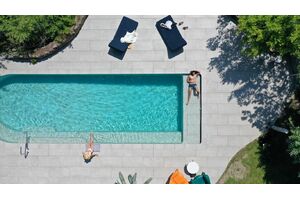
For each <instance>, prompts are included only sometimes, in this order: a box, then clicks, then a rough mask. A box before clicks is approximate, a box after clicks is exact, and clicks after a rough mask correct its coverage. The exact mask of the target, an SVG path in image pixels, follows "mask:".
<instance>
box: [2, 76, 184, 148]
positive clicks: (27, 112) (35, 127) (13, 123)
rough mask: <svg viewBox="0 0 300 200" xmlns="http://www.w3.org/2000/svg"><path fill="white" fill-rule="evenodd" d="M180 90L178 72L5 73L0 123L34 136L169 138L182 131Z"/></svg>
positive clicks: (169, 140)
mask: <svg viewBox="0 0 300 200" xmlns="http://www.w3.org/2000/svg"><path fill="white" fill-rule="evenodd" d="M182 90H183V89H182V76H181V75H8V76H4V77H1V78H0V123H1V124H2V125H3V126H4V127H6V128H7V129H9V130H10V131H11V132H15V134H23V133H24V132H27V133H29V134H31V135H32V137H33V136H34V137H36V138H51V136H53V137H54V136H55V137H59V136H61V137H70V138H72V137H73V138H76V137H77V136H80V137H85V136H87V135H88V133H89V132H94V133H95V137H96V138H98V140H101V141H99V142H102V143H106V142H107V143H119V142H122V141H123V142H126V143H136V142H139V143H164V142H166V143H172V142H175V141H174V140H176V141H177V140H178V139H179V138H180V137H179V135H178V134H180V135H181V132H182V120H183V119H182V118H183V117H182V104H183V103H182ZM163 133H167V134H165V135H166V137H168V138H164V135H162V134H163ZM138 134H140V138H139V135H138ZM151 134H152V135H151ZM97 136H98V137H97ZM172 136H174V138H176V139H172V138H170V137H172ZM15 137H16V136H15ZM130 138H131V139H130ZM158 139H159V140H160V141H157V140H158Z"/></svg>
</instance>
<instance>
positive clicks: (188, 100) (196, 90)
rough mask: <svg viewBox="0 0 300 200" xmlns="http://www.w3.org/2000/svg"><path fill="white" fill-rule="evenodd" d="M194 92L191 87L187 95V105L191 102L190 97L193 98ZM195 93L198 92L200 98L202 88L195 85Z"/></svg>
mask: <svg viewBox="0 0 300 200" xmlns="http://www.w3.org/2000/svg"><path fill="white" fill-rule="evenodd" d="M192 92H193V88H191V87H189V88H188V96H187V102H186V105H188V104H189V102H190V99H191V96H192ZM195 93H196V95H197V97H198V99H199V97H200V89H199V88H198V87H195Z"/></svg>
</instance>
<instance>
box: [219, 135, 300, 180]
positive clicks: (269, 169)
mask: <svg viewBox="0 0 300 200" xmlns="http://www.w3.org/2000/svg"><path fill="white" fill-rule="evenodd" d="M287 149H288V135H286V134H281V133H278V132H275V131H272V130H270V131H269V132H268V133H266V134H262V135H261V136H260V137H259V138H258V139H256V140H254V141H253V142H251V143H249V144H248V145H247V146H246V147H244V148H243V149H241V150H240V151H239V152H238V153H237V154H236V155H235V156H234V157H233V158H232V159H231V161H230V162H229V164H228V166H227V168H226V170H225V172H224V174H223V175H222V177H221V178H220V180H219V181H218V183H225V184H243V183H245V184H262V183H271V184H286V183H300V176H299V175H298V173H299V169H300V163H298V164H297V163H295V162H294V161H293V159H292V158H291V157H290V155H289V152H288V150H287Z"/></svg>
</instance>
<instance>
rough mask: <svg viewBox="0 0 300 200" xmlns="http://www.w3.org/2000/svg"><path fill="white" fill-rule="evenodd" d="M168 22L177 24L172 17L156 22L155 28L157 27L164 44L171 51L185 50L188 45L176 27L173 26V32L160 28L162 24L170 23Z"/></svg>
mask: <svg viewBox="0 0 300 200" xmlns="http://www.w3.org/2000/svg"><path fill="white" fill-rule="evenodd" d="M168 20H170V21H172V22H173V23H175V22H174V20H173V18H172V17H171V15H168V16H167V17H165V18H163V19H161V20H159V21H158V22H156V25H155V26H156V28H157V30H158V32H159V34H160V36H161V37H162V39H163V41H164V43H165V44H166V46H167V48H168V49H169V50H171V51H176V50H179V49H181V48H183V47H184V46H185V45H186V44H187V43H186V41H185V40H184V39H183V37H182V36H181V34H180V32H179V30H178V28H177V26H176V25H172V29H171V30H169V29H166V28H163V27H161V26H160V24H161V23H166V21H168Z"/></svg>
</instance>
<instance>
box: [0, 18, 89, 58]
mask: <svg viewBox="0 0 300 200" xmlns="http://www.w3.org/2000/svg"><path fill="white" fill-rule="evenodd" d="M74 17H75V23H74V25H73V26H71V27H70V30H69V32H68V33H67V34H65V33H64V34H61V35H58V36H57V37H56V38H59V39H55V40H53V41H51V42H49V43H47V44H46V45H44V46H42V47H38V48H36V49H33V50H30V51H28V52H24V53H11V52H10V53H7V54H6V55H4V57H5V58H6V59H8V60H13V61H20V62H32V63H35V62H39V61H42V60H44V59H47V58H49V57H51V56H53V55H54V54H56V53H57V52H59V51H60V50H62V49H63V48H65V47H66V46H68V45H69V44H70V42H71V41H72V40H73V39H74V38H75V37H76V36H77V35H78V33H79V31H80V30H81V28H82V26H83V24H84V22H85V20H86V19H87V17H88V16H87V15H77V16H74Z"/></svg>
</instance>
